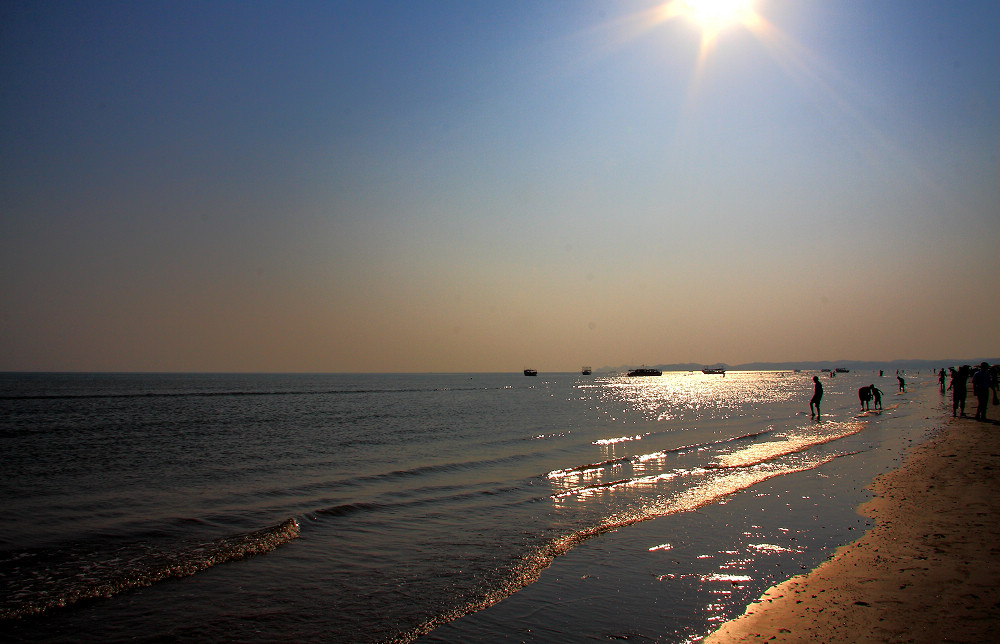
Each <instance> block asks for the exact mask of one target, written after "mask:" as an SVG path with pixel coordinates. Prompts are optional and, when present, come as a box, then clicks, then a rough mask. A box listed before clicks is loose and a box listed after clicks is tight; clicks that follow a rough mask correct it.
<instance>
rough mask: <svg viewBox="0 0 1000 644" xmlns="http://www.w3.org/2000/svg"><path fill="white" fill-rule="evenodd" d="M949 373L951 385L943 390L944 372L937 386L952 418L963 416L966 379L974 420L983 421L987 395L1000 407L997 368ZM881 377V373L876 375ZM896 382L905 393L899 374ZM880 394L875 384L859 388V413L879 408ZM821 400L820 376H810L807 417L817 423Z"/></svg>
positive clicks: (986, 366)
mask: <svg viewBox="0 0 1000 644" xmlns="http://www.w3.org/2000/svg"><path fill="white" fill-rule="evenodd" d="M948 369H949V371H950V372H951V384H950V385H948V388H947V389H945V386H944V385H945V372H944V369H941V371H940V372H939V373H938V383H940V385H941V393H942V394H945V393H946V392H947V391H949V390H950V391H951V392H952V404H951V415H952V416H956V417H957V416H959V415H961V416H963V417H964V416H965V401H966V398H967V396H968V383H969V378H970V376H971V378H972V394H973V395H974V396H975V397H976V401H977V402H978V403H979V406H978V407H977V408H976V420H986V411H987V409H989V405H990V395H991V394H992V397H993V404H994V405H1000V391H998V388H1000V365H993V366H992V367H990V365H989V364H988V363H986V362H984V363H982V364H981V365H979V366H978V367H972V366H970V365H962V366H961V367H959V368H957V369H956V368H955V367H949V368H948ZM879 375H882V372H879ZM896 379H897V380H898V381H899V391H900V392H905V391H906V381H905V380H903V378H902V376H900V374H899V372H898V371H897V372H896ZM882 395H883V394H882V391H881V390H880V389H879V388H878V387H876V386H875V385H868V386H867V387H862V388H861V389H858V400H859V401H860V402H861V411H862V412H865V411H869V410H871V409H876V410H878V409H882ZM822 400H823V383H821V382H820V381H819V376H813V395H812V398H811V399H810V400H809V415H810V416H811V417H815V418H816V419H817V420H818V419H819V416H820V411H819V405H820V401H822Z"/></svg>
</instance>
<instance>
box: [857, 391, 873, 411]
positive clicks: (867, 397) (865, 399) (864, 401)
mask: <svg viewBox="0 0 1000 644" xmlns="http://www.w3.org/2000/svg"><path fill="white" fill-rule="evenodd" d="M874 388H875V386H874V385H872V386H870V387H862V388H861V389H858V400H860V401H861V411H867V409H871V400H872V389H874ZM866 408H867V409H866Z"/></svg>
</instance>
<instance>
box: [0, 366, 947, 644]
mask: <svg viewBox="0 0 1000 644" xmlns="http://www.w3.org/2000/svg"><path fill="white" fill-rule="evenodd" d="M811 377H812V374H811V373H810V374H806V373H789V372H785V373H778V372H736V373H732V372H731V373H729V374H727V375H726V376H725V377H722V376H718V375H711V376H710V375H704V374H701V373H688V372H683V373H666V374H664V375H663V376H662V377H639V378H628V377H625V376H621V375H601V374H596V375H594V376H581V375H578V374H554V375H546V374H541V375H540V376H538V377H537V378H525V377H524V376H522V375H520V374H447V375H445V374H431V375H225V374H211V375H202V374H198V375H186V374H165V375H155V374H4V375H0V440H2V441H3V472H2V474H0V498H2V499H3V503H4V516H5V520H4V521H3V522H2V524H0V582H2V586H3V596H2V597H0V634H3V635H4V636H5V638H6V639H14V640H26V641H81V640H89V641H97V640H100V641H120V640H135V639H139V640H143V639H172V640H181V641H187V640H192V641H193V640H205V639H210V640H220V639H227V640H239V641H273V640H288V641H293V640H294V641H354V642H374V641H391V640H401V641H408V640H412V639H414V638H421V637H422V638H424V639H427V640H430V641H434V640H438V641H492V640H498V639H516V640H519V641H556V640H559V639H563V640H565V639H581V638H582V639H587V638H591V637H592V638H596V639H602V638H606V637H618V636H623V635H625V636H627V635H628V634H629V633H632V634H633V635H637V634H641V636H642V637H643V638H646V639H650V640H652V641H685V640H687V639H690V638H692V637H696V636H698V635H700V634H704V633H705V632H707V631H708V630H709V629H710V628H711V626H712V624H713V623H714V622H716V621H718V620H719V619H722V618H725V617H727V616H731V615H732V614H734V612H736V613H738V612H741V611H742V607H743V605H745V603H746V602H747V601H749V598H750V593H753V592H755V591H757V594H759V590H758V589H760V590H762V589H763V588H766V586H767V585H770V583H773V580H774V579H776V578H778V577H781V578H784V577H787V576H788V575H790V574H794V573H795V572H799V571H800V570H799V568H800V567H801V566H804V565H809V566H810V567H811V566H813V565H815V564H816V563H818V561H820V560H821V558H822V557H823V556H825V555H826V554H828V552H829V550H830V548H832V547H833V546H835V545H838V544H839V543H843V542H845V541H848V540H852V539H853V538H854V536H856V535H853V536H852V534H851V532H850V531H851V530H854V529H863V527H864V524H865V521H864V519H863V518H860V517H858V516H857V515H856V514H855V513H854V507H855V506H856V505H857V503H858V502H859V501H860V500H862V499H863V498H864V495H865V493H864V489H863V488H864V486H865V485H867V483H868V482H869V481H870V480H871V477H872V476H874V475H875V474H877V473H878V472H879V471H883V470H884V469H885V468H886V467H889V466H890V465H893V464H894V463H896V462H898V461H897V459H898V456H899V454H900V452H901V450H902V449H903V448H904V447H906V445H907V444H909V443H910V442H911V441H913V440H916V439H919V438H920V437H921V436H922V433H926V429H927V427H928V422H927V415H928V414H927V409H928V405H930V404H931V403H926V404H925V403H921V400H922V399H921V396H923V397H924V398H927V399H928V400H931V401H932V403H933V399H932V398H931V397H930V396H929V395H927V391H928V390H929V388H927V387H924V388H923V389H921V387H922V386H923V380H921V379H920V378H916V379H914V378H911V379H910V385H909V386H910V389H911V393H908V394H903V395H896V392H895V389H896V387H895V379H892V383H891V384H892V386H891V388H890V386H889V383H890V379H888V378H883V379H881V380H878V379H877V375H876V376H873V375H872V374H839V375H838V376H837V377H836V378H829V379H827V376H826V375H825V374H824V376H823V377H824V387H825V389H826V395H825V397H824V401H823V403H824V407H823V411H824V417H823V419H822V420H821V421H820V422H816V421H815V420H813V419H812V418H810V416H809V413H808V399H809V397H810V395H811V393H812V386H811ZM873 379H874V380H873ZM927 379H928V381H929V380H930V379H931V376H929V375H928V376H927ZM872 381H876V384H878V385H879V386H880V388H882V389H883V391H884V392H885V393H886V397H885V410H884V411H883V412H882V413H880V414H874V413H865V414H860V413H859V409H858V401H857V393H856V392H857V388H858V387H860V386H862V385H867V384H869V382H872ZM921 392H923V393H921ZM935 393H936V392H935ZM916 403H920V404H916ZM553 562H555V563H554V565H552V564H553ZM550 565H551V567H549V566H550Z"/></svg>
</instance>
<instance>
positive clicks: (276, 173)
mask: <svg viewBox="0 0 1000 644" xmlns="http://www.w3.org/2000/svg"><path fill="white" fill-rule="evenodd" d="M665 7H667V5H665V4H664V3H655V2H637V1H636V2H583V1H581V2H546V1H533V2H448V1H441V2H371V1H366V2H273V3H269V2H257V3H242V2H239V3H237V2H198V3H188V2H162V3H161V2H134V3H119V2H80V3H70V2H52V3H36V2H26V3H22V2H6V3H4V4H3V5H2V6H0V119H2V124H3V127H2V128H0V170H2V172H0V204H2V212H0V333H2V338H3V339H2V340H0V370H161V371H191V370H194V371H232V370H236V371H505V370H519V369H521V368H524V367H534V368H537V369H540V370H547V371H557V370H573V369H576V368H578V367H579V366H580V365H582V364H591V365H593V366H595V367H597V366H603V365H620V364H625V363H632V364H639V363H647V364H654V363H667V362H688V361H692V362H703V363H714V362H720V361H721V362H728V363H739V362H745V361H752V360H765V361H770V360H774V361H779V360H827V359H874V360H879V359H887V360H888V359H895V358H909V357H920V358H939V357H940V358H945V357H956V358H961V357H967V356H968V357H974V356H977V355H983V354H990V353H996V351H995V349H996V347H997V341H996V321H997V319H998V318H1000V304H998V301H1000V298H998V297H997V294H998V293H1000V260H998V259H997V257H998V255H997V252H996V250H997V245H998V244H997V242H998V241H1000V235H998V226H1000V162H998V153H1000V4H997V3H996V2H971V1H970V2H943V1H942V2H938V1H925V2H904V1H898V2H894V1H885V2H871V1H860V0H859V1H839V0H831V1H828V2H802V1H797V0H796V1H792V0H771V1H766V0H758V1H757V2H755V3H753V5H752V13H751V14H750V15H749V18H748V19H747V20H745V21H744V22H738V23H734V24H731V25H729V26H728V27H727V28H725V29H723V30H722V31H720V32H719V33H718V34H717V35H716V36H715V38H714V40H712V42H711V43H708V44H706V42H705V34H704V32H703V30H702V28H701V25H700V24H698V23H697V21H695V20H694V19H693V18H692V17H691V16H689V15H685V14H683V13H682V14H680V15H677V16H676V17H672V18H669V19H663V16H664V15H666V14H665Z"/></svg>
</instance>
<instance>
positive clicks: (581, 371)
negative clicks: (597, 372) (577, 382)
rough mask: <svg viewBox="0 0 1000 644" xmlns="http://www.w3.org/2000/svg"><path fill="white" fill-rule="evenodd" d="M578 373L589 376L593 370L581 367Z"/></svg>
mask: <svg viewBox="0 0 1000 644" xmlns="http://www.w3.org/2000/svg"><path fill="white" fill-rule="evenodd" d="M580 373H581V374H582V375H584V376H589V375H590V374H591V373H593V371H591V369H590V367H583V368H582V369H580Z"/></svg>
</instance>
